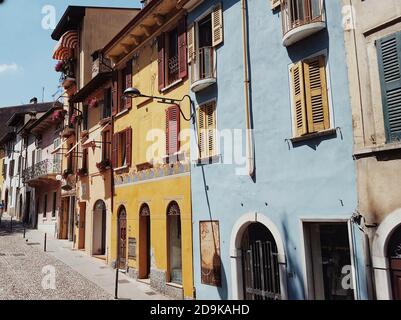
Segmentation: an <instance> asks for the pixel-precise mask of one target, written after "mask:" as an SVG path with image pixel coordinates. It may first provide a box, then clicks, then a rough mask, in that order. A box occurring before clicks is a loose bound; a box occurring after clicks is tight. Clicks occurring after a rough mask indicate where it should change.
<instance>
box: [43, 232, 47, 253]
mask: <svg viewBox="0 0 401 320" xmlns="http://www.w3.org/2000/svg"><path fill="white" fill-rule="evenodd" d="M46 242H47V233H45V242H44V244H43V250H44V251H45V252H46V250H47V247H46V246H47V243H46Z"/></svg>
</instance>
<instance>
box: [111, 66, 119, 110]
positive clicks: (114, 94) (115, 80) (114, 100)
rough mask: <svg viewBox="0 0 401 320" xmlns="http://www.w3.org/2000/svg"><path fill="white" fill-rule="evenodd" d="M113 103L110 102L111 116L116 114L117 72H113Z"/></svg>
mask: <svg viewBox="0 0 401 320" xmlns="http://www.w3.org/2000/svg"><path fill="white" fill-rule="evenodd" d="M112 91H113V101H112V115H113V116H115V115H116V114H117V113H118V71H114V72H113V89H112Z"/></svg>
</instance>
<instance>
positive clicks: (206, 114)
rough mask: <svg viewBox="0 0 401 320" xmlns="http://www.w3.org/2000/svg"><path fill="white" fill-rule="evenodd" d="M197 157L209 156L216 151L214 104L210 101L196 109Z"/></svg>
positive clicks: (213, 154)
mask: <svg viewBox="0 0 401 320" xmlns="http://www.w3.org/2000/svg"><path fill="white" fill-rule="evenodd" d="M198 145H199V158H200V159H204V158H210V157H213V156H215V155H216V154H217V151H216V104H215V102H210V103H207V104H205V105H202V106H200V107H199V111H198Z"/></svg>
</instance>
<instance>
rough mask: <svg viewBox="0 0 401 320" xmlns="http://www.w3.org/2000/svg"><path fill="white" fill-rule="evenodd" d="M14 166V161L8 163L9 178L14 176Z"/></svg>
mask: <svg viewBox="0 0 401 320" xmlns="http://www.w3.org/2000/svg"><path fill="white" fill-rule="evenodd" d="M14 165H15V160H11V161H10V169H9V172H8V175H9V176H10V177H13V176H14Z"/></svg>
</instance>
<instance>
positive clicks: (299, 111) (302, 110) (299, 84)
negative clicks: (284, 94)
mask: <svg viewBox="0 0 401 320" xmlns="http://www.w3.org/2000/svg"><path fill="white" fill-rule="evenodd" d="M290 72H291V79H292V100H293V103H294V113H293V114H294V129H295V136H296V137H299V136H302V135H304V134H306V133H307V132H308V127H307V120H306V107H305V90H304V80H303V78H304V76H303V66H302V62H298V63H296V64H294V65H293V66H292V67H291V70H290Z"/></svg>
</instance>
